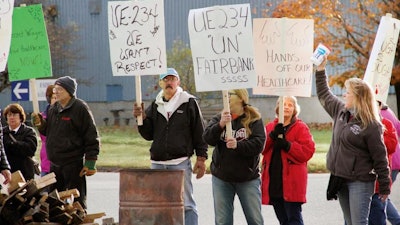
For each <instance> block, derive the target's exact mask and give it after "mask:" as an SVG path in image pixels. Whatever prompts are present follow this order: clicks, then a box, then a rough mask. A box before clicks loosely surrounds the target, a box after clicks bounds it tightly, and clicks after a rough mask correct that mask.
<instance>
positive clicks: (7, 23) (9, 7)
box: [0, 0, 14, 72]
mask: <svg viewBox="0 0 400 225" xmlns="http://www.w3.org/2000/svg"><path fill="white" fill-rule="evenodd" d="M13 9H14V0H5V1H0V43H1V44H0V72H2V71H4V70H5V68H6V65H7V58H8V55H9V53H10V44H11V33H12V14H13Z"/></svg>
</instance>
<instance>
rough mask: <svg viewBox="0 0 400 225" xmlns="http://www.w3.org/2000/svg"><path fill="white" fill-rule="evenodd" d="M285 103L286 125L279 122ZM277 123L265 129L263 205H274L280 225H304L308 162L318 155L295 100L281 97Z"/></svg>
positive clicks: (277, 107)
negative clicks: (266, 136)
mask: <svg viewBox="0 0 400 225" xmlns="http://www.w3.org/2000/svg"><path fill="white" fill-rule="evenodd" d="M280 102H283V105H282V106H281V107H283V121H279V119H278V117H279V107H280ZM275 113H276V117H277V118H276V119H275V120H274V121H272V122H270V123H268V124H267V125H266V131H267V134H268V137H269V138H268V139H267V142H266V144H265V148H264V151H263V152H262V154H263V160H262V175H261V181H262V182H261V184H262V185H261V192H262V203H263V204H266V205H272V206H273V207H274V211H275V214H276V217H277V218H278V220H279V224H285V225H294V224H304V222H303V216H302V214H301V211H302V208H301V207H302V204H303V203H305V202H306V192H307V178H308V171H307V162H308V161H309V160H310V159H311V157H312V156H313V154H314V152H315V143H314V140H313V137H312V135H311V132H310V129H309V128H308V126H307V125H306V124H305V123H304V122H303V121H301V120H300V119H299V118H298V115H299V113H300V106H299V104H298V103H297V99H296V97H294V96H284V97H279V98H278V100H277V102H276V108H275Z"/></svg>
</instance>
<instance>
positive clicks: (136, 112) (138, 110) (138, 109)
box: [133, 102, 146, 120]
mask: <svg viewBox="0 0 400 225" xmlns="http://www.w3.org/2000/svg"><path fill="white" fill-rule="evenodd" d="M140 115H142V119H143V120H144V119H145V118H146V113H145V112H144V103H143V102H142V104H141V105H140V106H138V104H137V103H136V102H135V103H134V104H133V116H134V117H135V118H136V117H138V116H140Z"/></svg>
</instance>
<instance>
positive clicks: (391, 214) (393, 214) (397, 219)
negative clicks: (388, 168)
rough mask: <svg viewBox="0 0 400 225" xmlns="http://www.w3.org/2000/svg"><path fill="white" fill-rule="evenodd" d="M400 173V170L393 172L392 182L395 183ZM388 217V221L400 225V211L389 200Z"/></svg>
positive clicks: (393, 224)
mask: <svg viewBox="0 0 400 225" xmlns="http://www.w3.org/2000/svg"><path fill="white" fill-rule="evenodd" d="M398 173H399V170H392V182H393V183H394V181H395V180H396V178H397V174H398ZM386 216H387V220H389V221H390V223H391V224H392V225H400V214H399V211H398V210H397V208H396V206H394V205H393V203H392V201H390V199H389V198H388V200H387V206H386Z"/></svg>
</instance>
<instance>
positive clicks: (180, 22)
mask: <svg viewBox="0 0 400 225" xmlns="http://www.w3.org/2000/svg"><path fill="white" fill-rule="evenodd" d="M48 2H49V3H52V4H56V5H57V9H58V10H59V16H58V22H60V23H61V24H68V23H76V24H78V25H79V28H80V29H79V36H80V40H79V41H78V42H77V43H76V44H77V45H79V46H81V51H82V52H81V53H82V54H83V55H82V56H83V60H81V61H80V62H79V64H78V65H79V66H78V67H79V69H78V70H76V73H75V76H76V77H77V78H78V79H82V80H87V79H89V80H90V81H91V83H89V84H88V85H87V86H86V85H85V86H82V85H80V87H79V88H78V96H80V97H81V98H83V99H85V100H87V101H88V102H90V101H106V100H107V87H106V86H107V85H121V86H122V87H123V99H121V100H132V99H134V98H135V82H134V77H113V76H112V72H111V66H110V59H109V43H108V34H107V28H108V24H107V3H108V1H107V0H89V1H82V0H68V1H65V0H49V1H48ZM216 3H217V4H218V5H229V4H243V3H249V1H245V0H220V1H215V0H198V1H190V0H165V1H164V7H165V10H164V13H165V30H166V34H165V35H166V44H167V49H169V48H170V47H171V46H172V44H173V41H174V40H178V39H179V40H182V41H184V42H185V43H188V44H189V33H188V29H187V27H188V25H187V17H188V13H189V10H190V9H193V8H203V7H209V6H213V5H215V4H216ZM250 4H251V7H252V8H255V9H264V8H265V2H264V1H257V0H253V1H250ZM255 11H258V15H253V17H260V12H261V10H255ZM156 80H157V79H156V78H155V76H145V77H142V92H143V96H142V98H143V99H152V98H154V94H155V92H154V91H153V90H154V85H157V81H156Z"/></svg>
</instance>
